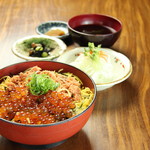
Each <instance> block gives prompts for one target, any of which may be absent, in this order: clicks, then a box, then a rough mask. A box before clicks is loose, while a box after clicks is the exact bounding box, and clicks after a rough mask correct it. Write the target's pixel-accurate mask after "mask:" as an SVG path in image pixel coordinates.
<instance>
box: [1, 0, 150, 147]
mask: <svg viewBox="0 0 150 150" xmlns="http://www.w3.org/2000/svg"><path fill="white" fill-rule="evenodd" d="M84 13H99V14H107V15H111V16H114V17H116V18H118V19H119V20H121V22H122V24H123V30H122V33H121V36H120V38H119V39H118V41H117V42H116V43H115V44H114V45H113V46H112V49H115V50H116V51H119V52H121V53H123V54H125V55H126V56H127V57H128V58H129V59H130V60H131V62H132V65H133V72H132V75H131V76H130V78H128V79H127V80H126V81H124V82H122V83H120V84H118V85H116V86H114V87H112V88H110V89H108V90H105V91H101V92H98V94H97V99H96V106H95V108H94V111H93V113H92V115H91V117H90V119H89V121H88V122H87V123H86V125H85V126H84V128H83V129H82V130H81V131H80V132H79V133H77V134H76V135H74V136H73V137H71V138H70V139H68V140H67V141H66V142H65V143H64V144H62V145H60V146H58V147H55V148H52V150H150V79H149V78H150V54H149V53H150V1H149V0H136V1H135V0H125V1H123V0H103V1H102V0H75V1H72V0H32V1H31V0H24V1H23V0H0V30H1V31H0V68H2V67H5V66H7V65H10V64H13V63H16V62H20V61H24V60H22V59H20V58H18V57H16V56H14V55H13V53H12V52H11V46H12V44H13V42H15V41H16V40H17V39H19V38H22V37H24V36H28V35H33V34H36V32H35V27H36V26H37V25H38V24H40V23H41V22H45V21H49V20H62V21H68V20H69V18H71V17H72V16H75V15H78V14H84ZM73 47H74V45H71V46H69V47H68V49H71V48H73ZM41 138H42V137H41ZM0 150H26V148H22V147H20V146H18V145H16V144H14V143H12V142H10V141H8V140H7V139H5V138H3V137H1V136H0Z"/></svg>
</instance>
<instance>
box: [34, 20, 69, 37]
mask: <svg viewBox="0 0 150 150" xmlns="http://www.w3.org/2000/svg"><path fill="white" fill-rule="evenodd" d="M46 23H61V24H65V25H66V29H68V23H67V22H65V21H61V20H53V21H46V22H42V23H40V24H39V25H38V26H37V27H36V28H35V31H36V32H37V33H38V34H40V35H45V34H44V33H41V32H40V31H39V27H40V26H41V25H42V24H46ZM67 36H69V31H68V33H67V34H64V35H61V36H53V37H57V38H63V37H67Z"/></svg>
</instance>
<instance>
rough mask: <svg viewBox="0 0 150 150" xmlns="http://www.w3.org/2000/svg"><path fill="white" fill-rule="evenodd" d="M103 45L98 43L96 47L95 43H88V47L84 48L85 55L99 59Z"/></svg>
mask: <svg viewBox="0 0 150 150" xmlns="http://www.w3.org/2000/svg"><path fill="white" fill-rule="evenodd" d="M100 48H101V45H98V46H97V47H95V45H94V43H90V42H89V43H88V48H87V49H86V48H85V49H84V55H85V56H88V57H90V58H91V59H92V60H93V61H98V60H99V56H100V55H99V51H100Z"/></svg>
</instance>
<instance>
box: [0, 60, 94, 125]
mask: <svg viewBox="0 0 150 150" xmlns="http://www.w3.org/2000/svg"><path fill="white" fill-rule="evenodd" d="M30 62H39V63H40V62H53V63H56V64H57V63H60V64H63V65H67V66H70V67H73V68H75V69H77V70H79V71H80V72H82V73H83V74H85V75H86V76H87V77H88V78H89V79H90V80H91V82H92V84H93V86H94V97H93V100H92V102H91V104H90V105H89V106H88V107H87V108H86V109H85V110H84V111H82V112H81V113H80V114H78V115H75V116H73V117H71V118H69V119H66V120H63V121H59V122H54V123H51V124H40V125H37V124H22V123H17V122H13V121H9V120H6V119H3V118H0V120H2V121H4V122H7V123H10V124H13V125H18V126H24V127H49V126H55V125H59V124H63V123H67V122H69V121H72V120H74V119H76V118H78V117H79V116H81V115H82V114H84V113H85V112H86V111H87V110H88V109H89V108H90V107H91V106H92V105H93V103H94V102H95V101H96V95H97V88H96V84H95V82H94V81H93V79H92V78H91V77H90V76H89V75H87V74H86V73H85V72H83V71H82V70H80V69H78V68H76V67H74V66H71V65H69V64H65V63H62V62H56V61H47V60H44V61H25V62H19V63H14V64H11V65H8V66H6V67H3V68H1V69H0V70H2V69H5V68H8V67H10V66H14V65H17V64H24V63H30Z"/></svg>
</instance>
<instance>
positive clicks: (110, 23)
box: [68, 14, 122, 47]
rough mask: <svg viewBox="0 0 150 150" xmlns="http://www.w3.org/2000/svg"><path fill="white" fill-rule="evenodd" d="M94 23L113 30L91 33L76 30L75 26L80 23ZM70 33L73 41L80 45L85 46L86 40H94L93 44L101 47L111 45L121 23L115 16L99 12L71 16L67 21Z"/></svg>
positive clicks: (117, 35)
mask: <svg viewBox="0 0 150 150" xmlns="http://www.w3.org/2000/svg"><path fill="white" fill-rule="evenodd" d="M87 24H95V25H102V26H107V27H111V28H113V29H114V30H115V31H114V32H113V33H111V34H102V35H92V34H85V33H83V32H79V31H76V30H75V28H76V27H78V26H81V25H87ZM68 28H69V32H70V35H71V36H72V39H73V40H74V42H76V43H78V44H79V45H80V46H87V45H88V42H94V43H95V45H98V44H101V45H102V47H110V46H112V45H113V44H114V43H115V42H116V40H117V39H118V38H119V36H120V33H121V30H122V24H121V22H120V21H119V20H117V19H116V18H113V17H111V16H107V15H100V14H83V15H78V16H75V17H72V18H71V19H70V20H69V21H68Z"/></svg>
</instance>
